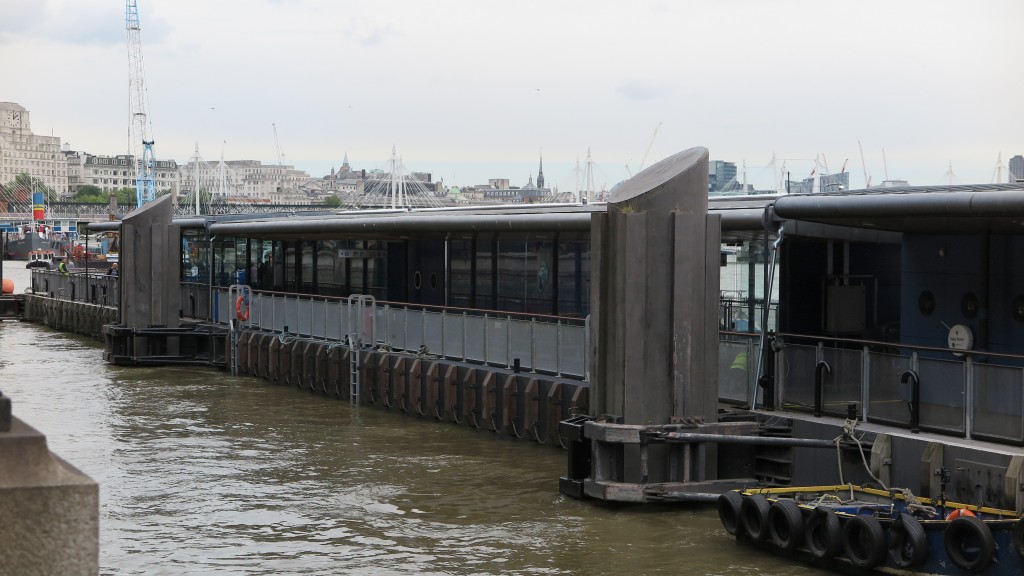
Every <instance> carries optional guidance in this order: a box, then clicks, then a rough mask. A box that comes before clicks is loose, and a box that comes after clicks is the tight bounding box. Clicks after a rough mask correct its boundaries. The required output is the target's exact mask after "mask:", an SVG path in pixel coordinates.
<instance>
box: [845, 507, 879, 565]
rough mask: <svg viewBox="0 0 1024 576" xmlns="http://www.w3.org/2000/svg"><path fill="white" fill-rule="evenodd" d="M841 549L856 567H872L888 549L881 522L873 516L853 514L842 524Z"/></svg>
mask: <svg viewBox="0 0 1024 576" xmlns="http://www.w3.org/2000/svg"><path fill="white" fill-rule="evenodd" d="M843 551H844V552H845V553H846V557H847V558H848V559H849V560H850V563H851V564H853V565H854V566H856V567H858V568H874V567H875V566H878V565H879V564H881V563H882V561H883V560H885V554H886V552H888V551H889V546H888V543H887V542H886V539H885V530H883V529H882V524H881V523H880V522H879V521H878V519H877V518H875V517H873V516H854V517H853V518H850V519H849V520H847V521H846V525H845V526H843Z"/></svg>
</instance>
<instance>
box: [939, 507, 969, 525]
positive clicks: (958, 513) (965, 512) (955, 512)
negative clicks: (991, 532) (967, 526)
mask: <svg viewBox="0 0 1024 576" xmlns="http://www.w3.org/2000/svg"><path fill="white" fill-rule="evenodd" d="M961 516H974V512H971V511H970V510H968V509H967V508H957V509H956V510H953V511H952V512H950V513H949V514H947V515H946V522H952V521H953V520H956V519H957V518H959V517H961Z"/></svg>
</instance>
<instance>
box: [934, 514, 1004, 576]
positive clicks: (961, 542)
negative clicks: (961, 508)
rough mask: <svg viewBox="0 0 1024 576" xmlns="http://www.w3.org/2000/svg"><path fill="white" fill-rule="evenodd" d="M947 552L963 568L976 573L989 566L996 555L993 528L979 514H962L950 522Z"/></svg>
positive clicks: (946, 542) (954, 562) (946, 540)
mask: <svg viewBox="0 0 1024 576" xmlns="http://www.w3.org/2000/svg"><path fill="white" fill-rule="evenodd" d="M945 544H946V554H947V555H948V556H949V559H950V560H952V561H953V564H956V565H957V567H959V568H960V569H961V570H963V571H965V572H970V573H972V574H976V573H978V572H981V571H983V570H985V569H986V568H988V565H989V564H991V563H992V558H993V557H994V556H995V551H996V543H995V539H994V538H993V537H992V530H990V529H989V527H988V525H987V524H985V522H983V521H982V520H981V519H980V518H978V517H977V516H974V515H971V516H960V517H959V518H956V519H954V520H953V521H952V522H950V523H949V526H947V527H946V535H945Z"/></svg>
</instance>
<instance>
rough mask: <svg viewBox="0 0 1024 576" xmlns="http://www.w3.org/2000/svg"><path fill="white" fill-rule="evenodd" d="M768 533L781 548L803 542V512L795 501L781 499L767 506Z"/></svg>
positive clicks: (789, 547)
mask: <svg viewBox="0 0 1024 576" xmlns="http://www.w3.org/2000/svg"><path fill="white" fill-rule="evenodd" d="M768 535H769V536H770V537H771V539H772V543H773V544H775V545H776V546H778V547H779V548H781V549H783V550H793V549H795V548H796V547H797V546H799V545H801V544H803V543H804V514H803V512H802V511H801V510H800V506H799V505H797V503H796V502H794V501H793V500H789V499H783V500H778V501H776V502H775V503H774V504H772V505H771V506H769V507H768Z"/></svg>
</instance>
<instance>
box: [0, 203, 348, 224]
mask: <svg viewBox="0 0 1024 576" xmlns="http://www.w3.org/2000/svg"><path fill="white" fill-rule="evenodd" d="M134 209H135V204H118V205H117V209H116V210H115V212H114V215H115V216H114V218H111V211H110V205H109V204H99V203H85V202H51V203H49V204H48V205H47V206H46V219H47V220H75V221H77V222H106V221H108V220H111V219H118V220H119V219H121V218H122V217H123V216H124V215H126V214H128V213H129V212H131V211H132V210H134ZM338 209H339V207H332V206H324V205H323V204H257V203H244V204H241V203H239V204H215V205H213V206H210V207H208V208H207V209H206V211H205V213H204V215H218V214H281V213H285V214H287V213H295V212H323V211H325V210H338ZM175 215H176V216H193V215H195V208H194V207H193V206H184V205H178V206H177V207H176V208H175ZM31 219H32V213H31V212H28V211H18V212H0V220H8V221H28V220H31Z"/></svg>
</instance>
